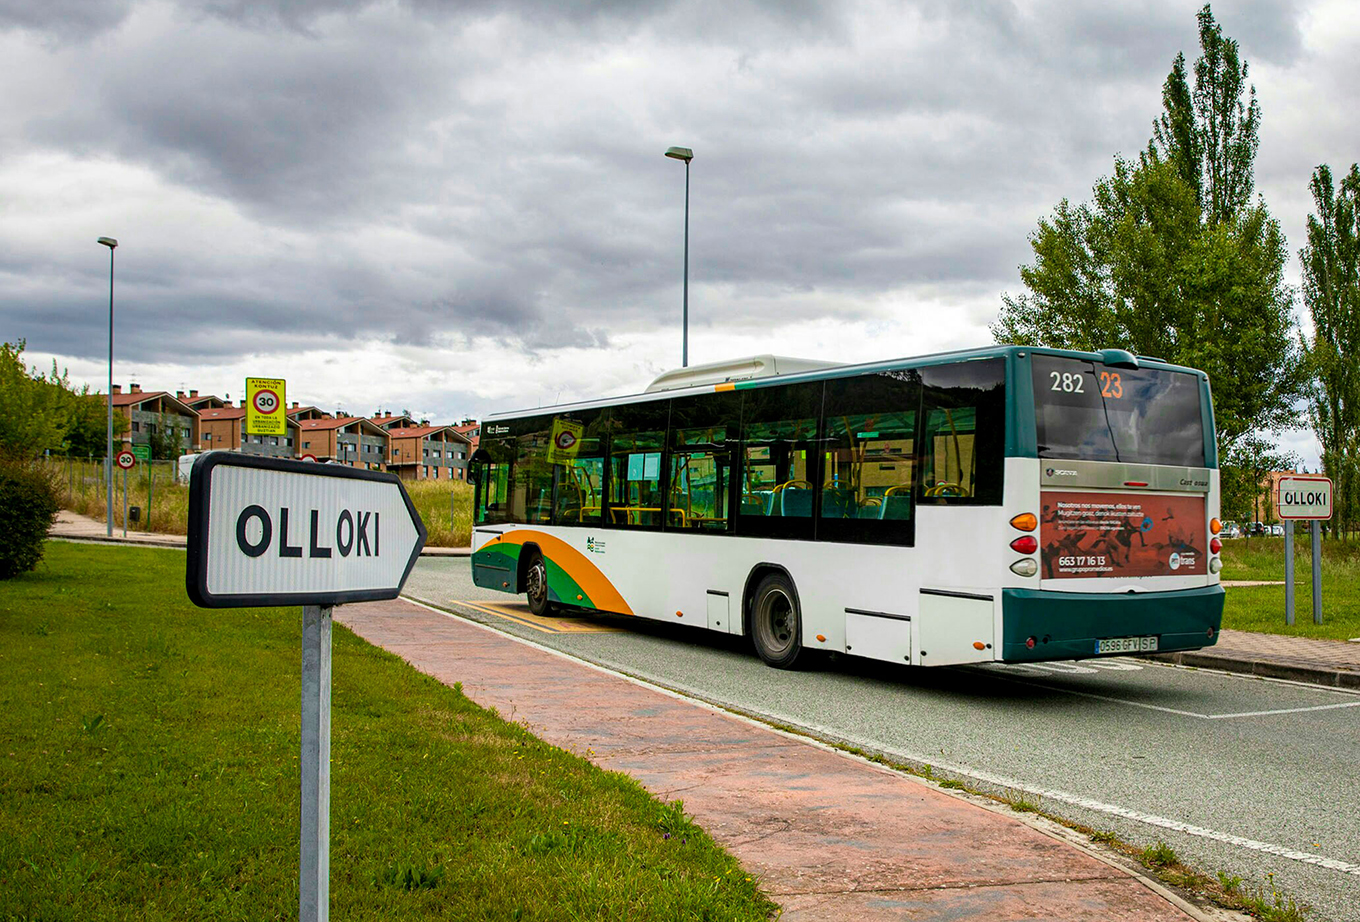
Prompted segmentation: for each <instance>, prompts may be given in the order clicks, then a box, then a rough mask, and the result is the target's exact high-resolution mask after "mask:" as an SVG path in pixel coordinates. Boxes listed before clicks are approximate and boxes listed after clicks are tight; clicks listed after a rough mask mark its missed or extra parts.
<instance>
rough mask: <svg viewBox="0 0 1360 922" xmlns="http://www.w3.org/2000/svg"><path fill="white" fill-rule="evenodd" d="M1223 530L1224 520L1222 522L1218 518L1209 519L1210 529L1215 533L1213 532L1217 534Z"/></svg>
mask: <svg viewBox="0 0 1360 922" xmlns="http://www.w3.org/2000/svg"><path fill="white" fill-rule="evenodd" d="M1222 530H1223V523H1222V522H1220V521H1219V520H1218V519H1210V520H1209V531H1210V532H1211V533H1213V534H1215V535H1216V534H1218V533H1219V532H1220V531H1222Z"/></svg>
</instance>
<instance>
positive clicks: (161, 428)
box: [146, 413, 183, 460]
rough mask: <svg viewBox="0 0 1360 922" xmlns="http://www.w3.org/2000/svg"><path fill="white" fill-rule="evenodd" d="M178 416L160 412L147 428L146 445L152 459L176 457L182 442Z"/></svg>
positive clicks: (178, 454)
mask: <svg viewBox="0 0 1360 922" xmlns="http://www.w3.org/2000/svg"><path fill="white" fill-rule="evenodd" d="M179 425H180V423H179V417H178V416H175V415H173V414H170V413H161V414H159V415H158V416H157V417H156V421H155V422H154V423H152V424H151V426H150V427H149V428H148V430H147V434H146V441H147V447H148V448H149V449H150V450H151V457H152V459H153V460H162V459H165V458H178V457H179V456H180V448H181V446H182V444H183V443H182V442H181V441H180V437H179Z"/></svg>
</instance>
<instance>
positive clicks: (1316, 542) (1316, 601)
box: [1313, 519, 1322, 624]
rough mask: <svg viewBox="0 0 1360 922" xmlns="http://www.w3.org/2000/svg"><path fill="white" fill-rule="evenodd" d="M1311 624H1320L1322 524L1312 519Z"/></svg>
mask: <svg viewBox="0 0 1360 922" xmlns="http://www.w3.org/2000/svg"><path fill="white" fill-rule="evenodd" d="M1313 623H1314V624H1321V623H1322V523H1321V522H1320V521H1318V520H1317V519H1313Z"/></svg>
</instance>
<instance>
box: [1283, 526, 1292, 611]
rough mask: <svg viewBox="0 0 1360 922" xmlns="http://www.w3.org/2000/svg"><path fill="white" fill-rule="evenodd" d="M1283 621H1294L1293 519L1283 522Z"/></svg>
mask: <svg viewBox="0 0 1360 922" xmlns="http://www.w3.org/2000/svg"><path fill="white" fill-rule="evenodd" d="M1284 623H1285V624H1287V625H1292V624H1293V623H1294V520H1293V519H1285V523H1284Z"/></svg>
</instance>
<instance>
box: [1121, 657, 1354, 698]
mask: <svg viewBox="0 0 1360 922" xmlns="http://www.w3.org/2000/svg"><path fill="white" fill-rule="evenodd" d="M1142 658H1143V659H1150V660H1156V661H1159V662H1163V663H1174V664H1175V665H1177V666H1198V667H1201V668H1204V669H1221V670H1223V671H1224V672H1237V673H1242V674H1245V675H1256V676H1261V677H1262V678H1266V679H1286V680H1288V681H1291V682H1306V683H1308V684H1309V685H1325V686H1330V687H1332V688H1354V689H1360V672H1349V671H1344V670H1340V669H1321V668H1318V667H1316V666H1299V665H1293V664H1290V663H1275V662H1269V661H1265V660H1252V659H1239V658H1237V657H1232V656H1216V655H1212V654H1207V653H1195V652H1188V653H1151V654H1147V655H1146V656H1143V657H1142Z"/></svg>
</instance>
